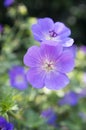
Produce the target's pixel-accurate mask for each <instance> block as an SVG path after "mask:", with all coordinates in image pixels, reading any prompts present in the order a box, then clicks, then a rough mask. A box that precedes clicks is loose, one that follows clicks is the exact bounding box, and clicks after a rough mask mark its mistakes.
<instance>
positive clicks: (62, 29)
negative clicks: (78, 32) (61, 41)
mask: <svg viewBox="0 0 86 130" xmlns="http://www.w3.org/2000/svg"><path fill="white" fill-rule="evenodd" d="M54 30H55V32H57V34H58V35H62V36H63V37H67V36H69V35H70V34H71V31H70V29H69V28H68V27H66V26H65V25H64V24H63V23H61V22H56V23H55V26H54Z"/></svg>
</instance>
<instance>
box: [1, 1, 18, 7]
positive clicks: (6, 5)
mask: <svg viewBox="0 0 86 130" xmlns="http://www.w3.org/2000/svg"><path fill="white" fill-rule="evenodd" d="M14 1H15V0H4V6H5V7H9V6H10V5H12V4H13V3H14Z"/></svg>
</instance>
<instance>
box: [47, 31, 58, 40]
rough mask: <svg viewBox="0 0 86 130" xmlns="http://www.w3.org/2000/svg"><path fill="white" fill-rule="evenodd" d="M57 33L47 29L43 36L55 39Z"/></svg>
mask: <svg viewBox="0 0 86 130" xmlns="http://www.w3.org/2000/svg"><path fill="white" fill-rule="evenodd" d="M57 35H58V34H57V33H56V32H55V31H54V30H52V31H49V34H47V35H45V37H46V40H55V39H56V37H57Z"/></svg>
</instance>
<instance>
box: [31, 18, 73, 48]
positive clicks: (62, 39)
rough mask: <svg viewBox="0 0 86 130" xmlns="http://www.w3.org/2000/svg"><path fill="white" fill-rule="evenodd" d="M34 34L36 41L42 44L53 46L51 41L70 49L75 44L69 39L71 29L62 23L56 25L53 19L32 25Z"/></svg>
mask: <svg viewBox="0 0 86 130" xmlns="http://www.w3.org/2000/svg"><path fill="white" fill-rule="evenodd" d="M32 33H33V35H34V38H35V40H37V41H39V42H41V43H47V44H51V42H50V41H56V43H60V44H62V46H63V47H69V46H72V44H73V42H74V40H73V39H72V38H70V37H69V36H70V34H71V31H70V29H69V28H68V27H66V26H65V25H64V24H63V23H62V22H56V23H54V22H53V20H52V19H51V18H41V19H38V21H37V24H34V25H32ZM45 41H47V42H45ZM48 41H49V42H48Z"/></svg>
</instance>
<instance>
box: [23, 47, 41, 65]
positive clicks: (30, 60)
mask: <svg viewBox="0 0 86 130" xmlns="http://www.w3.org/2000/svg"><path fill="white" fill-rule="evenodd" d="M40 59H41V55H40V48H39V47H37V46H32V47H30V48H29V49H28V51H27V53H26V54H25V56H24V64H25V65H27V66H29V67H36V65H37V63H38V62H40Z"/></svg>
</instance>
